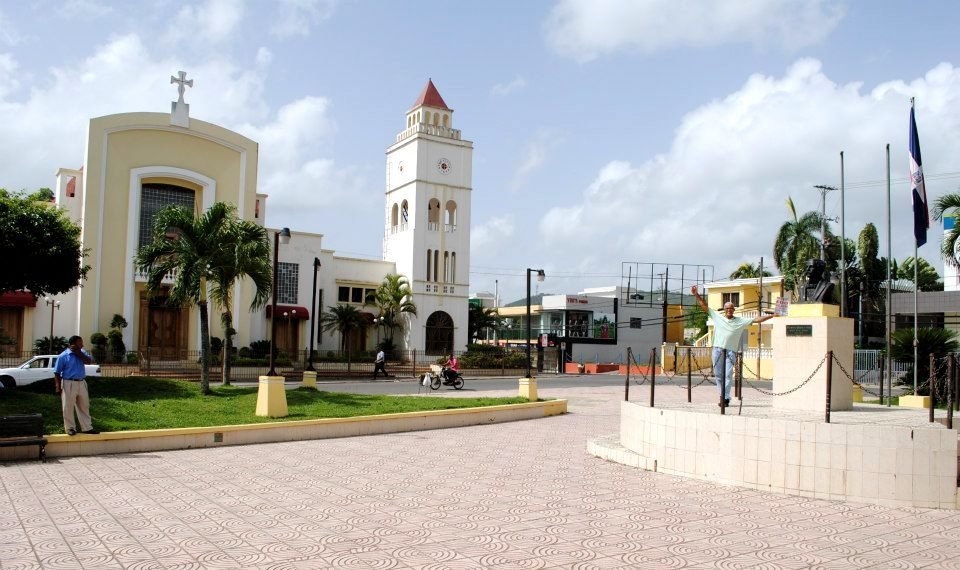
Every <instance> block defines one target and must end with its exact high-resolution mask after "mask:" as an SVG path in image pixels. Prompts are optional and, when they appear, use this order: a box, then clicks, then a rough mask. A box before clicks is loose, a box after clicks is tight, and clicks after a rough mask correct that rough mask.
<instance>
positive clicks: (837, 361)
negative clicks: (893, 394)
mask: <svg viewBox="0 0 960 570" xmlns="http://www.w3.org/2000/svg"><path fill="white" fill-rule="evenodd" d="M833 361H834V362H835V363H836V365H837V366H838V367H840V372H843V375H844V376H846V377H847V380H849V381H850V382H851V383H852V384H853V385H854V386H857V387H859V388H860V389H861V390H863V391H864V392H865V393H867V394H870V395H871V396H873V397H875V398H879V397H880V394H878V393H877V392H874V391H873V390H870V389H869V388H867V387H866V386H864V385H863V384H861V383H860V382H858V381H857V380H856V379H855V378H854V376H855V374H854V375H853V376H852V375H851V374H850V373H849V372H847V369H846V368H844V367H843V363H841V362H840V359H839V358H837V356H836V355H834V356H833ZM867 374H869V372H864V374H863V376H861V377H860V380H863V379H864V378H866V377H867Z"/></svg>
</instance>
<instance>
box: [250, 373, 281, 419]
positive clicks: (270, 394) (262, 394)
mask: <svg viewBox="0 0 960 570" xmlns="http://www.w3.org/2000/svg"><path fill="white" fill-rule="evenodd" d="M256 415H258V416H268V417H271V418H285V417H287V389H286V386H284V384H283V376H261V377H260V386H259V389H258V390H257V412H256Z"/></svg>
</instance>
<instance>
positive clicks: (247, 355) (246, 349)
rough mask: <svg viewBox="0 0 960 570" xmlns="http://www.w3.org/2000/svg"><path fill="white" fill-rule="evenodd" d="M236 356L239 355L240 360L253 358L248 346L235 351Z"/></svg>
mask: <svg viewBox="0 0 960 570" xmlns="http://www.w3.org/2000/svg"><path fill="white" fill-rule="evenodd" d="M237 355H239V356H240V358H250V357H251V356H253V351H252V350H250V347H249V346H245V347H243V348H241V349H240V350H238V351H237Z"/></svg>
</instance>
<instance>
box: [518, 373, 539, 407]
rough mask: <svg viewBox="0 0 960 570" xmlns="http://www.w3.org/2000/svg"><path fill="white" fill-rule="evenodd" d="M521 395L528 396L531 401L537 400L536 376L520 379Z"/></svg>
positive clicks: (522, 396)
mask: <svg viewBox="0 0 960 570" xmlns="http://www.w3.org/2000/svg"><path fill="white" fill-rule="evenodd" d="M520 397H521V398H527V399H528V400H530V401H531V402H536V401H537V379H536V378H521V379H520Z"/></svg>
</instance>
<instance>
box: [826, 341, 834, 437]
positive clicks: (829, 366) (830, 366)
mask: <svg viewBox="0 0 960 570" xmlns="http://www.w3.org/2000/svg"><path fill="white" fill-rule="evenodd" d="M832 392H833V351H832V350H828V351H827V411H826V419H827V423H830V394H831V393H832Z"/></svg>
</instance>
